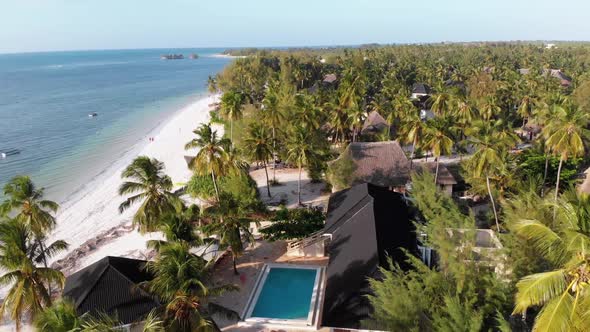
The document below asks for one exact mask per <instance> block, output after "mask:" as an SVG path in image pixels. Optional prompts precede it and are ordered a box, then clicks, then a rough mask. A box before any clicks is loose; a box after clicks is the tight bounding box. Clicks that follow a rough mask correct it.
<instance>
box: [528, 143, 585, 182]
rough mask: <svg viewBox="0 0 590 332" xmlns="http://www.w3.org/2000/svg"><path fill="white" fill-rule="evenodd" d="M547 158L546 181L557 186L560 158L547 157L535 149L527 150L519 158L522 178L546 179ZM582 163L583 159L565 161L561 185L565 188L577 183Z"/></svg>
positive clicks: (560, 177)
mask: <svg viewBox="0 0 590 332" xmlns="http://www.w3.org/2000/svg"><path fill="white" fill-rule="evenodd" d="M547 158H549V165H548V167H547V179H546V180H545V181H546V184H547V185H550V186H555V181H556V179H557V168H558V167H559V157H555V156H547V155H545V154H542V153H540V152H538V151H536V150H533V149H528V150H525V151H523V152H522V153H520V155H519V156H518V159H517V162H518V167H519V169H520V170H521V172H519V174H520V176H521V178H522V179H523V180H525V179H528V178H534V177H541V178H542V177H544V174H545V163H546V161H547ZM581 162H582V159H581V158H570V159H568V160H567V161H565V162H564V163H563V166H562V169H561V174H560V176H559V179H560V180H559V181H560V183H562V184H563V185H565V187H569V186H571V185H573V184H574V183H575V181H576V177H577V174H578V167H579V166H580V164H581Z"/></svg>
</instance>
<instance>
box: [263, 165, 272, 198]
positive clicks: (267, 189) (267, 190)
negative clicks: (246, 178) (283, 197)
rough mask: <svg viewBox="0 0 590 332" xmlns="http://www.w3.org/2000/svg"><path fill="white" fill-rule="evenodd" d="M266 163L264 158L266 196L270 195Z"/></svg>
mask: <svg viewBox="0 0 590 332" xmlns="http://www.w3.org/2000/svg"><path fill="white" fill-rule="evenodd" d="M266 165H267V163H266V160H265V161H264V173H266V192H267V194H268V197H271V195H270V180H269V179H268V168H267V167H266Z"/></svg>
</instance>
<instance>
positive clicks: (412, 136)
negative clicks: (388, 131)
mask: <svg viewBox="0 0 590 332" xmlns="http://www.w3.org/2000/svg"><path fill="white" fill-rule="evenodd" d="M403 127H404V128H406V130H407V134H406V137H407V140H408V142H412V152H411V153H410V169H411V168H412V166H413V163H414V156H415V154H416V147H417V146H421V144H422V142H421V141H422V139H423V136H424V131H425V129H426V125H425V124H424V122H423V121H422V119H420V116H418V115H413V116H409V117H408V118H407V119H406V122H405V125H404V126H403Z"/></svg>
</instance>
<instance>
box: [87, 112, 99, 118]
mask: <svg viewBox="0 0 590 332" xmlns="http://www.w3.org/2000/svg"><path fill="white" fill-rule="evenodd" d="M97 116H98V113H96V112H92V113H88V117H89V118H94V117H97Z"/></svg>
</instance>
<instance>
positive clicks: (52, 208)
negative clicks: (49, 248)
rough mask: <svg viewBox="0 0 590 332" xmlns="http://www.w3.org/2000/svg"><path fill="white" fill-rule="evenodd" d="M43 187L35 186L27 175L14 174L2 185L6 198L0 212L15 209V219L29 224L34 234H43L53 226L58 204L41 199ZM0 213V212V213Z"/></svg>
mask: <svg viewBox="0 0 590 332" xmlns="http://www.w3.org/2000/svg"><path fill="white" fill-rule="evenodd" d="M43 191H44V188H36V187H35V184H34V183H33V181H31V179H30V178H29V177H28V176H16V177H14V178H12V180H10V181H9V182H8V183H7V184H6V185H5V186H4V195H6V196H7V199H6V200H5V201H4V202H3V203H2V204H1V205H0V212H2V211H3V212H4V214H8V213H10V212H11V211H14V210H17V211H18V212H17V214H16V216H15V217H14V218H15V219H16V220H18V221H20V222H22V223H24V224H26V225H29V227H31V230H32V231H33V232H34V233H35V234H36V235H44V234H46V233H47V232H48V231H51V230H52V229H53V228H54V227H55V217H54V216H53V215H52V214H51V213H52V212H53V213H55V212H56V211H57V209H58V208H59V205H58V204H57V203H55V202H53V201H49V200H45V199H43ZM0 215H2V213H0Z"/></svg>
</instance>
